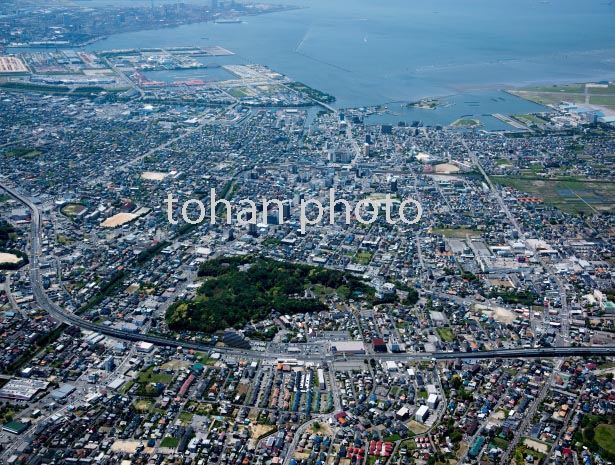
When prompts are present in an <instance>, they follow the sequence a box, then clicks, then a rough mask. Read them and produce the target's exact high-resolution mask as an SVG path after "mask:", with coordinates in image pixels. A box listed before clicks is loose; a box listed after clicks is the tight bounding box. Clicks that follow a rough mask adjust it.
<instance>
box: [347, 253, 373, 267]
mask: <svg viewBox="0 0 615 465" xmlns="http://www.w3.org/2000/svg"><path fill="white" fill-rule="evenodd" d="M372 256H373V254H371V253H369V252H359V253H357V254H356V255H355V256H354V259H353V260H352V261H353V262H354V263H358V264H360V265H367V264H369V262H370V261H371V260H372Z"/></svg>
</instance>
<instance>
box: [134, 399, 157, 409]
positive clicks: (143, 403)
mask: <svg viewBox="0 0 615 465" xmlns="http://www.w3.org/2000/svg"><path fill="white" fill-rule="evenodd" d="M133 405H134V407H135V410H136V411H138V412H149V411H150V410H151V408H152V407H153V406H154V403H153V402H152V401H151V400H145V399H139V400H135V401H134V402H133Z"/></svg>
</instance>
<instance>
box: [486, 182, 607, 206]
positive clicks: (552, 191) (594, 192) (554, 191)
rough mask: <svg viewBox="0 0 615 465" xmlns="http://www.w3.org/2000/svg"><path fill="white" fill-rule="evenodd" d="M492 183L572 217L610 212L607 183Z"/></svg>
mask: <svg viewBox="0 0 615 465" xmlns="http://www.w3.org/2000/svg"><path fill="white" fill-rule="evenodd" d="M492 180H493V181H494V182H497V183H498V184H501V185H503V186H507V187H513V188H515V189H518V190H520V191H521V192H525V193H527V194H531V195H534V196H536V197H538V198H540V199H542V200H544V202H545V203H547V204H549V205H552V206H554V207H556V208H559V209H560V210H563V211H566V212H569V213H573V214H579V213H584V214H591V213H596V212H602V211H614V210H615V209H614V207H613V206H614V205H615V185H614V184H613V183H611V182H608V181H594V180H585V179H581V178H572V177H562V178H555V179H544V178H536V177H533V176H531V175H528V176H523V175H522V176H493V177H492Z"/></svg>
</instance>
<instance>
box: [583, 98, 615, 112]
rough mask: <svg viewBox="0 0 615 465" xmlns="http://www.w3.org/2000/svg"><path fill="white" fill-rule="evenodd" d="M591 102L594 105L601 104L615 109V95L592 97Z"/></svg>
mask: <svg viewBox="0 0 615 465" xmlns="http://www.w3.org/2000/svg"><path fill="white" fill-rule="evenodd" d="M589 103H591V104H592V105H600V106H602V107H607V108H611V109H615V95H614V96H612V97H609V96H600V97H590V98H589Z"/></svg>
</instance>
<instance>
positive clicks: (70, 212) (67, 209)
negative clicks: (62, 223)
mask: <svg viewBox="0 0 615 465" xmlns="http://www.w3.org/2000/svg"><path fill="white" fill-rule="evenodd" d="M86 209H87V208H86V206H85V205H82V204H80V203H68V204H66V205H64V206H63V207H62V209H61V210H60V212H61V213H62V214H63V215H65V216H70V217H72V216H77V215H79V214H80V213H83V211H84V210H86Z"/></svg>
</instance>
